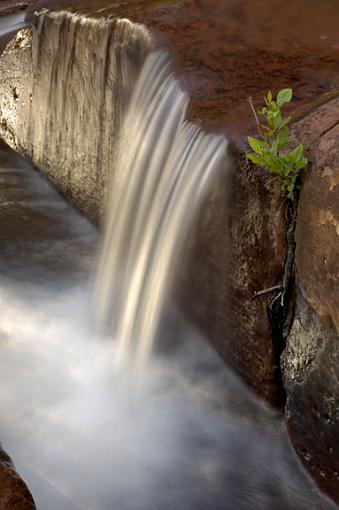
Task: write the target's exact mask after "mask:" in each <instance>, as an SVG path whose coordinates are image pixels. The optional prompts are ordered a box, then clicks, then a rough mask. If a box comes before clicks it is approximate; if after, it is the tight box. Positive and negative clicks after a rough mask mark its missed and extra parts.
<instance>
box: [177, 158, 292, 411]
mask: <svg viewBox="0 0 339 510" xmlns="http://www.w3.org/2000/svg"><path fill="white" fill-rule="evenodd" d="M266 182H267V176H266V175H265V174H264V173H261V172H259V171H257V170H256V169H255V168H254V167H253V166H251V165H248V164H246V162H245V159H244V158H239V157H238V159H237V160H236V161H235V166H234V171H233V174H232V175H231V176H230V177H228V178H225V177H223V176H221V177H220V180H219V181H218V182H217V183H216V184H215V186H214V188H213V190H212V192H211V193H210V195H209V199H208V201H207V203H206V204H205V207H204V209H203V211H202V215H201V218H200V220H199V227H198V229H197V238H196V241H195V244H194V248H193V255H192V257H191V260H190V267H189V270H188V271H187V275H186V278H187V282H186V285H185V288H187V289H188V291H186V292H185V296H184V303H185V306H186V308H188V309H189V312H190V315H191V316H192V317H193V318H194V321H195V322H198V323H199V325H200V326H201V327H202V328H203V330H204V331H205V333H206V335H207V337H208V338H210V340H211V342H212V343H213V345H214V346H215V347H216V349H217V351H218V352H219V353H220V355H221V356H222V357H223V358H224V359H225V360H226V361H227V362H228V363H229V364H230V365H231V366H232V367H233V368H234V369H235V370H236V371H237V372H238V373H239V374H241V375H242V377H243V378H244V379H245V381H246V382H247V383H248V384H249V385H250V386H251V387H252V388H254V389H255V391H256V392H257V393H258V394H259V395H261V396H262V397H263V398H264V399H265V400H266V401H267V402H270V403H271V404H273V405H278V406H280V405H282V404H283V403H284V391H283V388H282V382H281V377H280V370H279V356H280V354H281V350H280V346H278V345H277V344H276V343H275V341H274V338H273V336H272V332H271V325H270V321H269V317H268V313H267V307H268V304H269V302H270V300H271V299H272V297H273V296H274V294H272V293H267V294H264V295H262V296H259V297H257V298H255V299H253V297H254V294H255V293H256V292H258V291H261V290H263V289H267V288H270V287H272V286H275V285H277V284H279V283H280V281H281V278H282V274H283V263H284V256H285V248H284V247H285V230H286V218H285V215H284V212H283V211H284V209H283V207H282V206H283V204H282V199H281V196H280V193H279V190H278V189H273V190H270V191H269V190H268V189H267V188H266V186H265V184H266Z"/></svg>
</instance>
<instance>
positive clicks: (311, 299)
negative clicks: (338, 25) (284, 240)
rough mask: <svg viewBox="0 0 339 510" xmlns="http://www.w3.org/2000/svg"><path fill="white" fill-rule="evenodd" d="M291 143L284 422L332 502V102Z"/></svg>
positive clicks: (338, 210)
mask: <svg viewBox="0 0 339 510" xmlns="http://www.w3.org/2000/svg"><path fill="white" fill-rule="evenodd" d="M296 135H297V136H298V138H299V139H300V140H302V141H304V142H305V146H306V148H307V149H308V154H309V158H310V160H311V164H310V166H309V168H308V169H307V170H306V171H305V172H304V179H303V186H302V192H301V196H300V203H299V211H298V221H297V228H296V241H297V250H296V271H297V279H298V293H297V299H296V314H295V319H294V323H293V327H292V330H291V333H290V336H289V338H288V343H287V347H286V351H285V352H284V354H283V357H282V366H283V373H284V381H285V387H286V391H287V409H286V419H287V426H288V429H289V432H290V435H291V439H292V441H293V444H294V445H295V447H296V449H297V451H298V452H299V453H300V455H301V457H302V459H303V460H304V462H305V464H306V465H307V466H308V467H309V468H310V469H311V471H312V472H313V474H314V475H315V476H316V478H317V480H318V482H319V485H320V486H321V487H322V488H323V489H324V490H326V491H327V492H328V493H329V494H330V495H331V496H332V497H333V498H334V499H336V501H338V502H339V441H338V438H339V307H338V297H339V264H338V257H339V98H337V99H334V100H333V101H331V102H329V103H328V104H326V105H324V106H322V107H321V108H319V109H317V110H315V111H314V112H313V113H312V114H310V115H309V116H308V117H307V118H306V119H304V121H302V122H301V123H300V124H299V126H297V127H296Z"/></svg>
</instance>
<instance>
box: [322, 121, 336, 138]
mask: <svg viewBox="0 0 339 510" xmlns="http://www.w3.org/2000/svg"><path fill="white" fill-rule="evenodd" d="M338 124H339V121H338V120H336V121H335V123H334V124H332V125H331V126H329V127H328V128H327V129H325V131H323V132H322V133H321V135H320V136H319V139H320V138H321V137H322V136H324V135H326V134H327V133H329V132H330V131H332V129H333V128H335V127H336V126H337V125H338Z"/></svg>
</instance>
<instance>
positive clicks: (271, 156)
mask: <svg viewBox="0 0 339 510" xmlns="http://www.w3.org/2000/svg"><path fill="white" fill-rule="evenodd" d="M292 95H293V93H292V89H283V90H281V91H280V92H279V93H278V95H277V98H276V100H275V101H274V100H273V97H272V93H271V92H270V91H269V92H268V94H267V95H266V97H265V98H264V100H265V106H264V107H263V108H262V109H261V110H260V111H259V112H258V113H257V112H256V111H255V109H254V106H253V103H252V100H251V99H249V103H250V105H251V108H252V111H253V114H254V116H255V119H256V123H257V126H258V132H259V136H258V137H256V138H254V137H252V136H249V137H248V143H249V146H250V147H251V149H252V151H249V152H247V158H248V159H249V160H250V161H252V162H253V163H254V164H255V165H258V166H262V167H265V168H266V169H267V171H268V173H269V174H270V175H271V179H270V180H269V181H268V184H270V183H272V182H273V181H276V182H278V184H279V186H280V188H281V190H282V192H283V193H284V194H285V195H286V196H287V197H288V198H289V199H291V200H294V198H295V192H296V190H297V189H299V188H300V185H299V176H300V172H301V170H302V169H303V168H305V167H306V165H307V163H308V161H307V158H305V155H304V146H303V144H302V143H300V144H298V145H296V144H295V141H294V140H292V139H291V138H290V132H289V129H288V127H287V125H288V123H289V122H290V120H291V117H285V118H283V116H282V113H281V107H282V106H283V105H284V104H286V103H289V102H290V101H291V99H292ZM259 115H260V116H262V117H263V118H264V121H265V122H263V123H260V122H259V118H258V116H259Z"/></svg>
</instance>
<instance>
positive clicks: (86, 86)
mask: <svg viewBox="0 0 339 510" xmlns="http://www.w3.org/2000/svg"><path fill="white" fill-rule="evenodd" d="M151 45H152V43H151V37H150V34H149V33H148V31H147V30H146V28H144V27H143V26H141V25H138V24H133V23H131V22H129V21H128V20H110V19H100V20H98V19H94V18H92V19H85V18H83V17H81V16H78V15H75V14H70V13H65V12H63V13H52V14H51V15H49V16H48V15H45V13H43V14H42V15H41V16H40V18H39V19H37V20H36V24H35V25H34V26H33V27H32V28H27V29H24V30H22V31H20V32H19V33H18V34H17V35H16V37H15V38H14V39H13V40H12V41H11V43H10V44H9V45H8V46H7V48H6V50H5V51H4V53H3V54H2V57H1V62H0V76H1V85H2V86H1V100H0V132H1V133H0V136H1V137H2V138H3V139H4V140H5V141H6V143H7V144H8V145H9V146H10V147H12V148H13V149H15V150H16V151H19V152H20V153H21V154H24V155H25V156H27V157H29V158H30V159H31V160H32V162H33V163H34V164H35V165H36V166H37V167H38V168H40V169H42V170H43V171H44V173H46V174H47V175H48V176H49V177H50V178H51V179H52V180H53V181H54V183H55V184H56V185H57V187H58V188H59V190H60V191H61V192H62V193H63V194H64V195H65V196H66V197H67V198H69V199H70V200H71V201H73V202H74V203H76V205H77V206H78V207H79V208H80V209H82V211H83V212H85V213H86V214H87V215H88V216H90V217H91V218H92V219H94V220H95V221H97V222H98V221H99V219H100V217H101V215H102V212H103V204H104V203H105V200H104V194H105V190H106V189H107V188H108V185H107V181H108V180H109V179H110V178H112V175H114V154H115V150H116V146H117V144H118V142H119V137H118V135H119V132H120V127H121V121H122V112H123V111H124V108H125V106H126V101H127V100H128V98H129V95H130V91H131V87H132V84H133V83H134V81H135V75H136V73H137V72H138V70H139V69H140V66H141V65H142V63H143V60H144V58H145V55H146V54H147V53H148V51H149V50H150V48H151ZM70 105H71V107H70Z"/></svg>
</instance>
